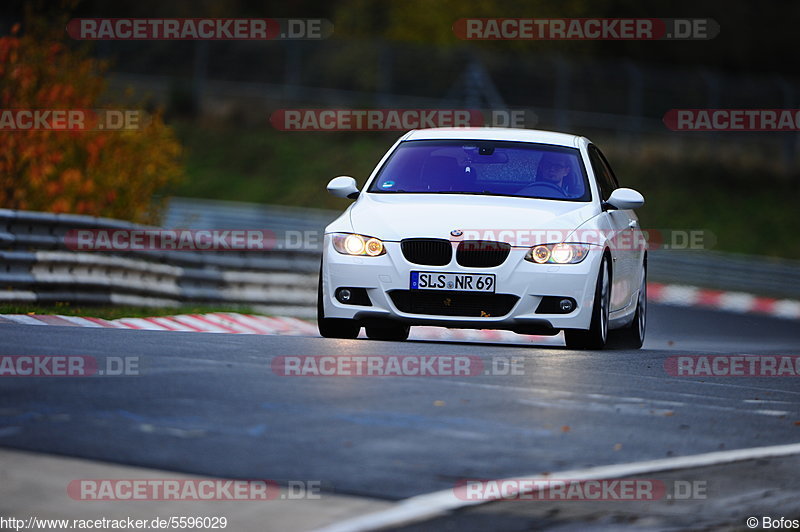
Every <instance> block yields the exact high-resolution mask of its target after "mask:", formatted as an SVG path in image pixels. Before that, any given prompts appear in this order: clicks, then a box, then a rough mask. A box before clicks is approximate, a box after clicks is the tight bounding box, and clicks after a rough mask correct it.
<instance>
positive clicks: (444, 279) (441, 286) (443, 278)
mask: <svg viewBox="0 0 800 532" xmlns="http://www.w3.org/2000/svg"><path fill="white" fill-rule="evenodd" d="M411 289H412V290H453V291H457V292H492V293H493V292H494V274H493V273H492V274H477V273H444V272H411Z"/></svg>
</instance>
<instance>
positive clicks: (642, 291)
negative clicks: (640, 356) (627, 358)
mask: <svg viewBox="0 0 800 532" xmlns="http://www.w3.org/2000/svg"><path fill="white" fill-rule="evenodd" d="M646 325H647V270H645V271H644V273H643V275H642V285H641V286H640V287H639V297H638V298H637V300H636V314H635V315H634V317H633V321H632V322H631V324H630V325H629V326H628V327H625V328H624V329H618V330H614V331H611V342H612V343H613V346H614V347H618V348H620V349H641V347H642V344H644V331H645V326H646Z"/></svg>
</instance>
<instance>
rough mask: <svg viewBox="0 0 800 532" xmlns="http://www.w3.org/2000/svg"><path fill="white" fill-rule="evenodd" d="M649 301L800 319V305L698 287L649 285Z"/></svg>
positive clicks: (741, 293) (775, 299) (793, 301)
mask: <svg viewBox="0 0 800 532" xmlns="http://www.w3.org/2000/svg"><path fill="white" fill-rule="evenodd" d="M647 300H648V301H650V302H653V303H660V304H662V305H676V306H682V307H702V308H711V309H715V310H724V311H728V312H738V313H740V314H761V315H767V316H772V317H774V318H788V319H800V301H796V300H792V299H777V298H770V297H759V296H756V295H753V294H747V293H745V292H726V291H723V290H710V289H708V288H698V287H696V286H684V285H677V284H661V283H647Z"/></svg>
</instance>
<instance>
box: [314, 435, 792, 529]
mask: <svg viewBox="0 0 800 532" xmlns="http://www.w3.org/2000/svg"><path fill="white" fill-rule="evenodd" d="M792 454H800V443H790V444H787V445H772V446H768V447H751V448H747V449H734V450H731V451H716V452H712V453H703V454H695V455H690V456H677V457H673V458H661V459H658V460H645V461H642V462H632V463H629V464H614V465H608V466H598V467H590V468H586V469H575V470H571V471H561V472H555V473H550V475H548V477H547V478H557V479H559V480H576V481H577V480H599V479H611V478H624V477H631V476H634V475H643V474H649V473H655V472H660V471H673V470H676V469H688V468H696V467H708V466H713V465H720V464H728V463H733V462H741V461H743V460H752V459H757V458H771V457H777V456H788V455H792ZM531 478H542V475H541V473H535V474H533V475H527V476H520V477H516V478H508V479H502V480H498V482H505V481H509V482H510V483H512V484H516V485H525V484H524V483H523V482H522V481H524V480H527V479H531ZM527 492H528V491H522V490H520V491H519V493H518V494H519V495H523V494H525V493H527ZM486 502H491V501H482V500H478V501H474V500H463V499H460V498H458V497H457V496H456V494H455V490H452V489H448V490H442V491H435V492H432V493H426V494H424V495H417V496H415V497H410V498H408V499H404V500H402V501H400V502H398V503H397V504H395V505H394V506H393V507H392V508H389V509H387V510H383V511H380V512H375V513H371V514H366V515H362V516H359V517H355V518H352V519H347V520H345V521H340V522H339V523H334V524H333V525H330V526H326V527H323V528H319V529H316V532H362V531H368V530H380V529H382V528H388V527H399V526H403V525H408V524H411V523H417V522H420V521H424V520H426V519H431V518H434V517H439V516H442V515H444V514H446V513H447V512H450V511H453V510H457V509H459V508H464V507H468V506H476V505H478V504H485V503H486Z"/></svg>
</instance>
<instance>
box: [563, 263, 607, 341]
mask: <svg viewBox="0 0 800 532" xmlns="http://www.w3.org/2000/svg"><path fill="white" fill-rule="evenodd" d="M610 301H611V269H610V267H609V262H608V256H607V255H606V256H604V257H603V262H602V263H601V264H600V271H599V272H598V273H597V286H595V290H594V303H593V304H592V321H591V324H590V328H589V330H588V331H587V330H583V329H565V330H564V339H565V340H566V343H567V347H568V348H570V349H603V348H604V347H605V345H606V342H607V341H608V314H609V305H610Z"/></svg>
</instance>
